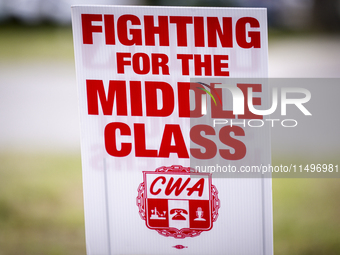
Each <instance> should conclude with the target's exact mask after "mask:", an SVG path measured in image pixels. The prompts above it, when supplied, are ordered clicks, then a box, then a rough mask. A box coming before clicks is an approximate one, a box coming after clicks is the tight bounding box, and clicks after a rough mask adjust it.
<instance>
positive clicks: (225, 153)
mask: <svg viewBox="0 0 340 255" xmlns="http://www.w3.org/2000/svg"><path fill="white" fill-rule="evenodd" d="M231 133H234V135H235V136H244V135H245V133H244V130H243V129H242V128H241V127H239V126H232V127H231V126H224V127H223V128H221V130H220V133H219V138H220V141H221V142H222V143H223V144H225V145H227V146H230V147H231V148H233V149H234V150H235V152H234V153H231V152H230V149H220V150H219V151H220V155H221V157H222V158H224V159H226V160H240V159H242V158H244V156H245V155H246V152H247V148H246V146H245V145H244V143H243V142H241V141H239V140H237V139H234V138H232V137H231V136H230V134H231Z"/></svg>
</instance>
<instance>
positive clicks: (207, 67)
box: [194, 54, 211, 76]
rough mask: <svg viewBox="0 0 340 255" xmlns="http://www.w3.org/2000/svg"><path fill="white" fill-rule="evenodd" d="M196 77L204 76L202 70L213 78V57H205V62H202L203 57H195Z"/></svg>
mask: <svg viewBox="0 0 340 255" xmlns="http://www.w3.org/2000/svg"><path fill="white" fill-rule="evenodd" d="M194 63H195V75H202V68H203V69H204V71H205V76H211V55H204V61H203V62H202V61H201V55H196V54H195V55H194Z"/></svg>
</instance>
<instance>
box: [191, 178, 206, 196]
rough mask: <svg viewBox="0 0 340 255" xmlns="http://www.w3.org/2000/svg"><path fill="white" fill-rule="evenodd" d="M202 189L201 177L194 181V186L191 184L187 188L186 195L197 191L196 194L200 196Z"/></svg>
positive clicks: (202, 180)
mask: <svg viewBox="0 0 340 255" xmlns="http://www.w3.org/2000/svg"><path fill="white" fill-rule="evenodd" d="M203 190H204V178H201V179H200V180H199V181H198V182H196V183H195V185H194V186H192V187H191V188H187V191H189V192H188V196H191V194H192V193H194V192H195V191H197V192H198V196H199V197H201V196H202V194H203Z"/></svg>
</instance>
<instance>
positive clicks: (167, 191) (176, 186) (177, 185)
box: [164, 177, 191, 196]
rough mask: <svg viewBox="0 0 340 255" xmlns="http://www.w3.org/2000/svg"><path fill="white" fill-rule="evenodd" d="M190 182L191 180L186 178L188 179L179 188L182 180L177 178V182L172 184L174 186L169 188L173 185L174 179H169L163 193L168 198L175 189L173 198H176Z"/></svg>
mask: <svg viewBox="0 0 340 255" xmlns="http://www.w3.org/2000/svg"><path fill="white" fill-rule="evenodd" d="M190 180H191V179H190V178H188V179H187V180H186V181H185V182H184V183H183V185H182V187H181V183H182V178H178V179H177V181H176V182H175V183H174V185H173V186H171V185H172V183H173V181H174V178H173V177H171V178H170V180H169V183H168V185H167V186H166V188H165V192H164V193H165V195H167V196H169V195H170V194H171V192H172V191H173V190H174V189H176V190H175V196H178V195H179V194H181V193H182V191H183V190H184V188H185V187H186V186H187V185H188V184H189V182H190Z"/></svg>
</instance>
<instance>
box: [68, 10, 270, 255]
mask: <svg viewBox="0 0 340 255" xmlns="http://www.w3.org/2000/svg"><path fill="white" fill-rule="evenodd" d="M266 20H267V16H266V10H265V9H241V8H190V7H186V8H179V7H143V6H73V7H72V24H73V36H74V46H75V60H76V73H77V84H78V93H79V109H80V121H81V153H82V168H83V185H84V206H85V227H86V245H87V253H88V254H89V255H92V254H93V255H99V254H233V255H236V254H250V255H256V254H258V255H263V254H272V249H273V247H272V204H271V180H270V178H217V177H216V178H215V177H214V176H215V175H214V173H211V171H210V172H200V173H197V169H200V168H199V167H198V166H197V167H196V173H193V171H194V170H193V166H192V164H191V163H192V162H193V159H195V160H201V161H199V162H200V163H199V164H200V165H201V163H202V162H203V163H202V165H203V164H205V163H204V162H206V163H207V162H209V164H210V165H213V166H214V167H215V168H216V169H219V168H218V167H220V169H227V168H223V166H225V167H226V166H228V165H229V166H230V164H232V165H235V166H237V167H239V168H240V167H241V166H245V165H248V166H249V165H251V164H256V165H259V164H270V143H269V133H268V132H267V130H266V129H257V130H251V131H249V132H248V131H247V128H246V127H244V128H242V127H235V126H233V127H231V126H225V127H223V128H221V127H220V130H221V131H219V132H220V137H219V139H218V141H216V142H214V143H215V144H216V145H217V147H216V148H217V149H218V150H217V149H216V151H214V150H210V149H209V146H208V145H207V144H211V142H212V141H214V139H211V140H210V143H209V142H207V139H206V138H207V137H208V136H207V135H209V132H208V131H207V130H205V128H204V126H202V125H196V124H195V122H191V118H190V116H191V117H193V113H194V112H195V111H196V110H197V109H198V111H199V117H200V116H202V115H204V114H205V112H206V111H210V107H209V106H208V107H206V108H207V109H203V108H204V107H201V106H202V105H203V103H202V102H203V100H202V102H201V105H200V106H199V107H198V105H199V103H198V102H199V101H196V109H193V108H195V106H192V104H193V102H192V100H191V99H192V96H193V95H194V97H195V95H198V93H199V92H197V91H198V90H199V91H205V92H206V94H205V96H207V95H208V98H209V99H208V102H211V105H212V104H213V103H214V104H216V107H218V106H217V103H220V104H221V105H220V107H221V109H220V110H221V111H220V114H221V116H226V115H224V114H223V111H224V113H226V109H225V107H226V106H225V105H226V104H225V102H226V100H227V99H226V97H225V92H223V93H224V94H223V93H220V92H218V91H221V89H217V90H216V89H214V86H215V85H214V84H212V83H211V84H208V85H204V86H203V85H200V84H197V83H195V82H191V83H190V81H192V79H194V80H199V79H200V78H202V79H203V78H204V79H205V80H204V82H206V79H207V78H212V79H217V78H218V79H220V80H221V82H220V83H225V81H228V79H230V78H264V77H267V71H268V63H267V61H268V60H267V59H268V56H267V48H268V47H267V21H266ZM193 84H194V85H193ZM195 84H196V85H195ZM235 85H236V84H235ZM206 86H208V87H209V88H210V91H208V90H207V87H206ZM237 86H239V85H237ZM256 86H260V85H256ZM256 86H255V85H254V86H253V87H252V88H253V89H254V92H257V91H256V89H258V87H256ZM248 87H249V86H248ZM197 89H198V90H197ZM241 90H242V88H241ZM263 90H265V88H263ZM214 91H215V92H214ZM216 91H217V92H216ZM242 91H246V90H242ZM259 91H261V89H259ZM205 92H204V93H205ZM201 93H203V92H201ZM214 93H217V94H214ZM218 93H220V94H219V95H218ZM244 93H246V92H244ZM210 94H211V98H210V97H209V95H210ZM202 95H203V94H202ZM257 96H259V97H261V95H257ZM254 97H255V96H254ZM202 98H203V99H204V98H205V97H204V96H202ZM215 98H216V100H215ZM217 98H218V100H217ZM195 100H196V99H195ZM204 100H206V98H205V99H204ZM213 100H214V101H213ZM216 101H219V102H216ZM255 101H256V100H255V98H254V104H256V105H261V102H260V103H259V101H256V102H257V103H255ZM265 103H266V99H265V98H262V104H265ZM222 105H223V107H222ZM201 109H202V111H201ZM216 112H218V109H217V108H216V109H215V108H214V110H211V113H209V114H208V115H207V116H209V117H211V118H214V116H215V115H214V114H216ZM247 114H248V113H245V114H244V118H241V117H240V116H239V117H238V119H243V120H244V119H250V117H249V118H248V117H247V116H246V115H247ZM196 117H197V116H196ZM215 117H216V116H215ZM217 118H221V117H217ZM223 118H224V119H226V117H223ZM193 124H195V125H194V126H192V125H193ZM248 128H249V127H248ZM202 132H203V133H204V132H205V136H204V134H203V133H202ZM221 134H222V135H221ZM224 134H226V136H225V135H224ZM204 137H205V138H204ZM192 144H194V146H192ZM214 148H215V147H214ZM202 155H203V156H202ZM204 157H205V158H208V159H209V160H208V161H204ZM195 162H196V161H195ZM202 165H201V168H202V169H203V166H202ZM190 166H191V168H190ZM194 169H195V167H194ZM210 169H211V168H210ZM218 177H220V176H218Z"/></svg>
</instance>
